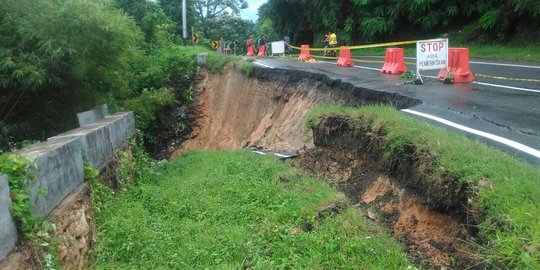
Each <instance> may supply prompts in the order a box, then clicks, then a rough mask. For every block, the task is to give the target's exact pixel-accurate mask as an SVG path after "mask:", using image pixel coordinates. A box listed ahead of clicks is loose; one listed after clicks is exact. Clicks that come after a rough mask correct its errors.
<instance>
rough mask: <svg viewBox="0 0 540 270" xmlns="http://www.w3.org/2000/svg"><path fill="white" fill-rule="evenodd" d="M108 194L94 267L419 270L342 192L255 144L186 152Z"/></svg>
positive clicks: (102, 209)
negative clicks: (257, 150)
mask: <svg viewBox="0 0 540 270" xmlns="http://www.w3.org/2000/svg"><path fill="white" fill-rule="evenodd" d="M280 175H282V176H283V175H285V176H286V177H281V179H286V180H280V177H279V176H280ZM104 198H106V200H105V201H103V202H101V204H100V207H99V209H98V211H97V216H96V222H97V228H98V244H97V247H96V248H95V254H94V259H95V260H94V265H93V267H95V268H96V269H245V268H250V269H285V268H286V269H363V268H362V267H365V269H407V268H408V269H414V267H413V266H411V265H410V263H409V262H408V260H407V258H406V255H405V254H404V253H403V251H402V249H401V247H400V245H399V244H398V243H396V241H395V240H394V239H393V238H391V237H390V236H388V234H387V232H386V231H385V230H384V229H381V228H380V227H376V226H375V225H373V224H370V222H369V221H366V220H365V219H364V217H363V215H362V214H361V213H360V211H361V210H359V209H357V208H355V207H353V206H351V205H350V204H349V203H348V202H347V200H346V199H345V197H344V195H342V194H340V193H338V192H336V191H335V190H333V189H332V188H330V187H329V186H328V185H327V184H325V183H323V182H321V181H317V180H315V179H310V178H306V177H303V176H301V175H300V174H298V173H297V172H296V171H295V169H293V168H292V167H290V166H289V165H288V164H286V163H284V162H281V161H277V160H275V159H273V158H269V157H262V156H257V155H254V154H253V153H250V152H243V151H241V152H192V153H187V154H185V155H183V156H181V157H179V158H178V159H176V160H174V161H172V162H170V163H168V164H165V165H162V166H160V167H158V168H156V169H154V170H152V171H150V173H149V174H148V175H146V176H145V177H143V179H142V180H141V182H139V183H138V184H136V185H135V186H134V187H132V188H130V189H128V191H126V192H124V193H122V194H120V195H119V196H115V197H112V198H110V196H104ZM336 203H342V204H345V208H344V210H343V211H342V212H341V213H340V214H336V215H330V216H326V217H324V218H320V217H319V216H318V213H319V212H320V211H321V210H323V209H325V208H326V207H328V206H331V205H333V204H336ZM303 224H310V225H312V230H309V229H307V227H306V226H303ZM294 228H301V230H300V232H299V233H293V229H294Z"/></svg>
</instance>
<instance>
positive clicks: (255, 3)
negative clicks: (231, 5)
mask: <svg viewBox="0 0 540 270" xmlns="http://www.w3.org/2000/svg"><path fill="white" fill-rule="evenodd" d="M247 2H248V5H249V7H248V8H246V9H244V10H242V11H241V12H240V17H242V19H245V20H252V21H254V22H255V21H257V19H258V18H259V17H258V16H257V9H259V7H260V6H261V5H262V4H264V3H266V2H267V0H247Z"/></svg>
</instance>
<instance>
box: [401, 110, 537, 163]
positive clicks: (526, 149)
mask: <svg viewBox="0 0 540 270" xmlns="http://www.w3.org/2000/svg"><path fill="white" fill-rule="evenodd" d="M401 111H403V112H406V113H410V114H414V115H418V116H421V117H424V118H427V119H431V120H433V121H437V122H439V123H442V124H445V125H447V126H451V127H453V128H457V129H460V130H463V131H466V132H469V133H472V134H475V135H478V136H481V137H484V138H487V139H490V140H493V141H496V142H499V143H502V144H505V145H507V146H510V147H512V148H514V149H517V150H520V151H522V152H525V153H527V154H529V155H532V156H535V157H537V158H540V151H539V150H536V149H534V148H532V147H529V146H526V145H524V144H521V143H518V142H515V141H512V140H509V139H506V138H503V137H501V136H497V135H494V134H491V133H487V132H484V131H480V130H476V129H473V128H470V127H466V126H463V125H460V124H456V123H454V122H451V121H448V120H446V119H443V118H440V117H437V116H433V115H430V114H426V113H421V112H417V111H413V110H409V109H403V110H401Z"/></svg>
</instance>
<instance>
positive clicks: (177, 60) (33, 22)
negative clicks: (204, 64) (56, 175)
mask: <svg viewBox="0 0 540 270" xmlns="http://www.w3.org/2000/svg"><path fill="white" fill-rule="evenodd" d="M0 18H1V19H0V149H2V150H12V149H14V148H17V147H20V145H21V142H22V141H24V140H30V141H34V140H43V139H46V138H47V137H48V136H51V135H54V134H58V133H59V132H63V131H66V130H68V129H71V128H74V127H76V126H77V122H76V113H77V112H81V111H85V110H88V109H92V108H93V107H95V106H97V105H99V104H102V103H108V104H109V107H110V108H111V110H112V111H116V110H121V109H130V110H134V111H135V113H136V115H137V120H138V121H137V122H138V123H137V124H138V128H140V129H142V130H143V133H144V134H145V135H150V134H153V133H155V130H156V129H157V128H158V127H157V126H158V125H159V123H157V122H159V121H158V120H159V119H156V115H158V112H159V111H160V110H163V109H164V108H166V107H167V106H169V105H172V104H175V101H177V100H178V101H180V102H182V101H185V100H186V98H184V96H185V92H186V91H189V88H190V85H191V81H192V79H193V76H194V71H195V53H196V52H194V51H192V50H191V49H187V48H183V47H181V46H178V45H175V44H174V37H175V32H174V31H175V27H176V24H175V23H174V22H173V21H172V20H171V19H169V18H168V17H167V16H166V15H165V14H164V12H163V11H161V8H160V7H159V5H158V4H156V3H155V2H152V1H128V0H118V1H113V2H111V1H90V0H69V1H63V0H39V1H30V0H21V1H15V0H6V1H3V2H2V3H0ZM187 54H189V55H187ZM182 55H184V56H185V57H180V56H182ZM187 59H192V60H189V61H188V60H187ZM186 61H187V62H186ZM59 108H61V109H59ZM149 141H150V142H151V141H152V140H149ZM154 141H155V140H154Z"/></svg>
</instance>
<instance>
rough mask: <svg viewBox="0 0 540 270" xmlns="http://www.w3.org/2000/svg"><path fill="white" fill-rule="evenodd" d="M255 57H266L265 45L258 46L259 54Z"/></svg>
mask: <svg viewBox="0 0 540 270" xmlns="http://www.w3.org/2000/svg"><path fill="white" fill-rule="evenodd" d="M257 56H266V45H261V46H259V54H257Z"/></svg>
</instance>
